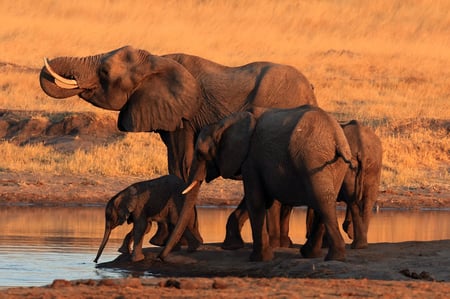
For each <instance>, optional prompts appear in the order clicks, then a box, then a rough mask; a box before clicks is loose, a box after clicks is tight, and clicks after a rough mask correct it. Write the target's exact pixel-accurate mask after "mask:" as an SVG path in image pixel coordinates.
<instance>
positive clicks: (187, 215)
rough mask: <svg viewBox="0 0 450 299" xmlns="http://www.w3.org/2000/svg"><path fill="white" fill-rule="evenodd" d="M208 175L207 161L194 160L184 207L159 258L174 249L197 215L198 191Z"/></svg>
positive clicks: (184, 193) (162, 258) (185, 192)
mask: <svg viewBox="0 0 450 299" xmlns="http://www.w3.org/2000/svg"><path fill="white" fill-rule="evenodd" d="M205 176H206V163H205V162H204V161H203V162H200V163H198V161H197V160H194V162H193V164H192V167H191V171H190V175H189V179H188V184H189V185H188V187H187V188H186V189H185V190H184V191H183V195H184V196H185V200H184V204H183V208H182V209H181V212H180V216H179V218H178V221H177V224H176V225H175V228H174V230H173V231H172V233H171V235H170V237H169V240H168V241H167V244H166V246H165V247H164V249H163V250H162V251H161V253H160V254H159V258H160V259H161V260H164V259H165V258H166V257H167V255H168V254H169V253H170V252H171V251H172V249H173V248H174V247H175V245H176V244H177V243H178V241H179V240H180V239H181V236H182V235H183V233H184V231H185V230H186V227H187V225H188V223H189V221H190V220H191V217H195V215H194V214H193V212H194V211H195V209H194V207H195V203H196V201H197V197H198V192H199V191H200V186H201V184H202V182H203V180H204V179H205Z"/></svg>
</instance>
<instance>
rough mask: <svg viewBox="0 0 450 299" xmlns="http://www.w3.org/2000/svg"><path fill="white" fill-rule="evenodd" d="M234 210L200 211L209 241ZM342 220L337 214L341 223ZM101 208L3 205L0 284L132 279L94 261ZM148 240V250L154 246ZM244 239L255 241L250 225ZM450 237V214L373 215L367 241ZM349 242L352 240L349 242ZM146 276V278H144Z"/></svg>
mask: <svg viewBox="0 0 450 299" xmlns="http://www.w3.org/2000/svg"><path fill="white" fill-rule="evenodd" d="M231 211H232V208H215V207H214V208H208V207H201V208H199V226H200V231H201V234H202V236H203V238H204V240H205V242H221V241H223V239H224V236H225V223H226V220H227V218H228V215H229V214H230V212H231ZM305 217H306V216H305V209H303V208H296V209H294V214H293V216H292V217H291V224H290V236H291V239H292V240H293V241H294V243H299V244H303V243H304V241H305V237H304V236H305V233H306V231H305ZM343 218H344V213H343V211H340V213H339V222H340V223H342V219H343ZM103 229H104V208H103V207H33V206H13V207H11V206H0V286H41V285H46V284H50V283H51V282H52V281H53V280H54V279H56V278H61V279H68V280H73V279H90V278H92V279H100V278H118V277H127V276H128V275H130V274H129V273H127V272H126V271H118V270H107V269H96V268H95V263H94V262H93V259H94V258H95V255H96V253H97V249H98V246H99V244H100V242H101V239H102V238H103ZM130 229H131V225H123V226H121V227H119V228H117V229H116V230H114V231H113V233H112V234H111V237H110V241H109V243H108V245H107V247H106V248H105V250H104V252H103V254H102V257H101V258H100V262H102V261H103V262H104V261H109V260H112V259H114V258H115V257H117V256H118V255H119V253H118V252H117V248H118V247H119V246H120V244H121V242H122V238H123V237H124V236H125V234H126V233H127V232H128V231H129V230H130ZM155 229H156V227H155V226H153V227H152V231H151V232H150V233H149V234H148V235H147V236H146V238H145V240H144V244H145V245H144V246H150V245H149V243H148V240H149V238H150V237H151V236H152V235H153V233H154V231H155ZM243 238H244V240H245V241H246V242H251V231H250V225H249V223H248V222H247V223H246V224H245V225H244V228H243ZM442 239H450V211H449V210H446V211H436V210H430V211H399V210H388V211H381V212H378V213H375V214H374V215H373V220H372V222H371V226H370V231H369V243H378V242H403V241H412V240H417V241H430V240H442ZM345 240H346V242H347V243H350V242H351V241H350V240H349V239H348V238H345ZM144 275H145V274H144ZM148 275H151V274H148Z"/></svg>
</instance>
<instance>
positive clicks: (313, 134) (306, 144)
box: [159, 105, 353, 261]
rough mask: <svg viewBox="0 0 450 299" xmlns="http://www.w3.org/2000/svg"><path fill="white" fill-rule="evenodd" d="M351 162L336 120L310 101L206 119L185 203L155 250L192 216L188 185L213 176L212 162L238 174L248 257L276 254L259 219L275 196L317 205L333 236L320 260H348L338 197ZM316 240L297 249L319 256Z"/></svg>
mask: <svg viewBox="0 0 450 299" xmlns="http://www.w3.org/2000/svg"><path fill="white" fill-rule="evenodd" d="M351 163H352V162H351V151H350V146H349V145H348V142H347V140H346V138H345V135H344V132H343V130H342V128H341V127H340V126H339V124H338V122H337V121H336V120H335V119H334V118H333V117H332V116H331V115H329V114H327V113H326V112H325V111H323V110H322V109H320V108H318V107H314V106H311V105H304V106H300V107H296V108H290V109H268V110H267V111H265V112H264V113H262V115H260V116H259V117H258V118H256V117H255V115H253V114H252V113H251V112H248V111H244V112H239V113H236V114H234V115H232V116H230V117H228V118H226V119H223V120H221V121H219V122H218V123H217V124H214V125H210V126H208V127H206V128H204V129H203V130H202V131H201V132H200V134H199V137H198V140H197V143H196V146H195V154H194V159H193V161H192V167H191V170H190V173H189V178H188V182H187V184H189V186H188V187H187V188H186V189H185V190H184V191H183V193H184V194H186V195H187V196H186V199H185V203H184V208H186V210H185V209H183V211H182V212H181V215H180V218H179V221H178V223H177V225H176V226H175V228H174V231H173V233H172V234H171V237H170V238H169V241H168V243H167V245H166V247H165V248H164V249H163V251H162V252H161V253H160V255H159V256H160V258H161V259H164V258H165V257H166V256H167V254H168V253H169V252H170V250H171V246H173V245H174V244H175V243H176V242H177V241H178V240H179V238H180V237H181V233H182V232H183V230H184V228H185V226H186V223H187V220H189V219H190V218H191V217H192V216H191V215H189V210H192V207H193V206H194V205H195V200H196V198H195V196H190V192H191V191H195V190H196V186H200V185H201V184H202V182H203V181H204V180H206V182H210V181H211V180H213V179H214V178H215V177H214V176H211V175H210V174H211V173H213V172H212V171H210V168H215V170H216V171H215V174H216V177H217V176H219V175H220V176H222V177H223V178H233V177H235V176H241V177H242V180H243V183H244V193H245V200H246V205H247V209H248V214H249V218H250V225H251V228H252V237H253V251H252V253H251V255H250V260H251V261H268V260H271V259H272V258H273V252H272V248H271V246H270V244H269V240H268V235H267V231H266V230H265V229H264V225H265V221H266V217H265V214H266V209H268V208H270V207H271V206H272V204H273V202H274V199H277V200H278V201H280V203H281V204H285V205H307V206H310V207H312V208H314V210H316V211H318V213H319V215H320V219H321V222H322V223H324V225H325V227H326V229H327V234H328V236H329V238H330V243H331V244H330V248H329V251H328V254H327V255H326V257H325V259H326V260H345V243H344V239H343V238H342V236H341V234H340V231H339V228H338V225H337V218H336V199H337V196H338V193H339V189H340V187H341V185H342V182H343V180H344V176H345V173H346V171H347V169H348V168H349V167H353V166H352V165H351ZM186 211H188V212H186ZM321 241H322V240H321V239H320V240H319V239H314V240H311V239H310V240H308V242H307V243H306V244H305V245H304V246H303V247H302V248H301V254H302V255H303V256H304V257H318V256H320V255H321V245H322V243H321Z"/></svg>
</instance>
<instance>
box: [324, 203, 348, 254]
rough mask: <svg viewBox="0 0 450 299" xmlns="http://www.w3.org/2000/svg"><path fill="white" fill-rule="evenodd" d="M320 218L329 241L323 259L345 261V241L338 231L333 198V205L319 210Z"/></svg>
mask: <svg viewBox="0 0 450 299" xmlns="http://www.w3.org/2000/svg"><path fill="white" fill-rule="evenodd" d="M321 220H322V221H323V223H324V225H325V229H326V232H327V236H328V240H329V243H330V248H329V249H328V253H327V255H326V257H325V260H326V261H328V260H337V261H345V242H344V239H343V238H342V235H341V232H340V231H339V226H338V222H337V216H336V202H335V200H334V205H332V204H330V205H329V207H328V209H322V210H321ZM322 240H323V237H322Z"/></svg>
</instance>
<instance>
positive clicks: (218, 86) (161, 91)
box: [39, 46, 317, 225]
mask: <svg viewBox="0 0 450 299" xmlns="http://www.w3.org/2000/svg"><path fill="white" fill-rule="evenodd" d="M39 79H40V85H41V88H42V90H43V91H44V92H45V93H46V94H47V95H49V96H51V97H54V98H68V97H71V96H75V95H78V96H79V97H80V98H82V99H84V100H86V101H87V102H89V103H91V104H93V105H94V106H97V107H100V108H103V109H108V110H115V111H120V112H119V117H118V128H119V129H120V130H122V131H126V132H150V131H151V132H157V133H158V134H159V135H160V137H161V140H162V141H163V142H164V144H165V145H166V147H167V157H168V171H169V173H170V174H174V175H176V176H178V177H180V178H182V179H183V180H185V181H186V180H187V174H188V172H189V169H190V166H191V164H190V163H191V161H192V158H193V156H192V155H193V152H194V144H195V141H196V139H197V136H198V133H199V132H200V130H201V129H202V128H203V127H205V126H206V125H209V124H212V123H215V122H217V121H219V120H220V119H222V118H225V117H227V116H229V115H231V114H232V113H234V112H238V111H247V110H251V109H253V108H255V107H265V108H292V107H297V106H300V105H303V104H310V105H317V101H316V97H315V95H314V90H313V86H312V84H311V83H310V82H309V81H308V80H307V79H306V77H305V76H304V75H303V74H302V73H301V72H299V71H298V70H297V69H295V68H293V67H291V66H288V65H282V64H276V63H271V62H252V63H249V64H246V65H242V66H237V67H229V66H224V65H220V64H217V63H215V62H212V61H209V60H207V59H204V58H201V57H198V56H193V55H188V54H182V53H177V54H167V55H162V56H158V55H153V54H151V53H149V52H147V51H145V50H142V49H135V48H133V47H131V46H125V47H122V48H119V49H115V50H113V51H110V52H107V53H103V54H98V55H93V56H88V57H58V58H54V59H52V60H50V61H48V60H47V59H44V67H43V68H42V69H41V72H40V75H39ZM240 206H244V200H242V204H241V205H240ZM236 213H239V210H238V211H236V212H234V213H233V214H232V215H230V219H229V221H231V225H233V223H234V222H235V221H236V217H235V214H236Z"/></svg>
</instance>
